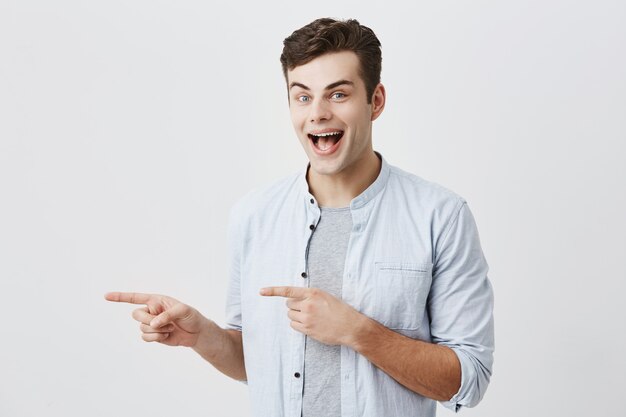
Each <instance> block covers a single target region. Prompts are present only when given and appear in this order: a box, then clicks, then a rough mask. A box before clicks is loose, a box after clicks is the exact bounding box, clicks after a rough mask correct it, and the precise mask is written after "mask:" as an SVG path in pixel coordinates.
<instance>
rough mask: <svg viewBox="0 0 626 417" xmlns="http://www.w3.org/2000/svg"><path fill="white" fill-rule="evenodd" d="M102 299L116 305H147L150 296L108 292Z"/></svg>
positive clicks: (138, 293) (136, 293)
mask: <svg viewBox="0 0 626 417" xmlns="http://www.w3.org/2000/svg"><path fill="white" fill-rule="evenodd" d="M104 298H105V299H106V300H108V301H114V302H117V303H131V304H148V301H150V298H151V296H150V294H143V293H140V292H108V293H106V294H105V295H104Z"/></svg>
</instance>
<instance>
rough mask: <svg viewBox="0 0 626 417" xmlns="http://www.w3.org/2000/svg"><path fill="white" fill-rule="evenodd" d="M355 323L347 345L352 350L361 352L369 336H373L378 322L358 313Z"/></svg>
mask: <svg viewBox="0 0 626 417" xmlns="http://www.w3.org/2000/svg"><path fill="white" fill-rule="evenodd" d="M353 323H354V324H353V326H352V331H351V332H350V335H349V338H348V342H347V343H346V345H347V346H348V347H350V348H351V349H352V350H354V351H356V352H359V351H360V350H361V349H362V346H363V344H364V343H365V341H366V340H368V338H369V336H368V335H369V334H371V332H372V329H373V326H374V325H375V323H376V322H374V320H372V319H370V318H369V317H367V316H366V315H364V314H361V313H358V316H357V317H356V319H355V320H354V321H353Z"/></svg>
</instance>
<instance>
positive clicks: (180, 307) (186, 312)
mask: <svg viewBox="0 0 626 417" xmlns="http://www.w3.org/2000/svg"><path fill="white" fill-rule="evenodd" d="M190 315H191V308H190V307H189V306H188V305H186V304H183V303H178V304H176V305H174V306H173V307H172V308H170V309H168V310H166V311H164V312H163V313H161V314H159V315H158V316H156V317H155V318H153V319H152V321H150V327H153V328H159V327H161V326H165V325H166V324H169V323H172V322H174V321H176V320H180V319H185V318H187V317H189V316H190Z"/></svg>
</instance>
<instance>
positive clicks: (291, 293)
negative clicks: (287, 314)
mask: <svg viewBox="0 0 626 417" xmlns="http://www.w3.org/2000/svg"><path fill="white" fill-rule="evenodd" d="M307 290H308V288H302V287H267V288H261V291H260V294H261V295H265V296H270V297H288V298H304V297H306V295H307Z"/></svg>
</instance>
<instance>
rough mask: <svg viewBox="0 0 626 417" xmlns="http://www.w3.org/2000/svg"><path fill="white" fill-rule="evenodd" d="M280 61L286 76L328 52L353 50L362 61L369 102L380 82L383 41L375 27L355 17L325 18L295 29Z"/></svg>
mask: <svg viewBox="0 0 626 417" xmlns="http://www.w3.org/2000/svg"><path fill="white" fill-rule="evenodd" d="M283 45H284V47H283V53H282V54H281V56H280V62H281V64H282V66H283V75H284V76H285V81H286V80H287V71H288V70H292V69H294V68H295V67H297V66H299V65H304V64H306V63H307V62H309V61H312V60H313V59H315V58H317V57H318V56H320V55H323V54H325V53H328V52H340V51H352V52H354V53H355V54H356V55H357V56H358V58H359V63H360V68H359V75H360V76H361V78H362V79H363V83H364V84H365V91H366V93H367V102H368V103H371V102H372V95H373V94H374V89H375V88H376V86H377V85H378V83H379V82H380V71H381V67H382V65H381V63H382V53H381V50H380V48H381V45H380V41H379V40H378V38H377V37H376V35H375V34H374V32H373V31H372V29H370V28H368V27H366V26H363V25H361V24H360V23H359V22H358V21H357V20H355V19H348V20H344V21H341V20H335V19H331V18H321V19H317V20H314V21H313V22H311V23H309V24H308V25H306V26H303V27H301V28H300V29H298V30H296V31H294V32H293V33H292V34H291V35H290V36H288V37H287V38H285V40H284V41H283Z"/></svg>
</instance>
